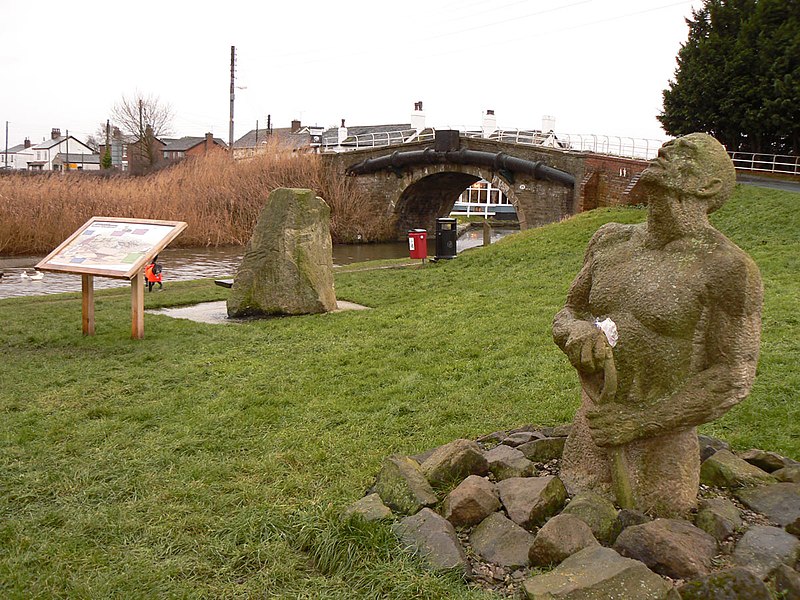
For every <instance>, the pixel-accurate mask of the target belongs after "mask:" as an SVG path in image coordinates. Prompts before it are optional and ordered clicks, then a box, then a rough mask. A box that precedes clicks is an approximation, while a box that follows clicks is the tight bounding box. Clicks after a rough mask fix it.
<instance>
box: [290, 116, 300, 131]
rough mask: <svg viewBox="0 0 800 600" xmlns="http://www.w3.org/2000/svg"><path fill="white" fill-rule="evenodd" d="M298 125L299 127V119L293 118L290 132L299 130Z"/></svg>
mask: <svg viewBox="0 0 800 600" xmlns="http://www.w3.org/2000/svg"><path fill="white" fill-rule="evenodd" d="M300 127H301V125H300V121H298V120H297V119H294V120H293V121H292V133H295V132H297V131H299V130H300Z"/></svg>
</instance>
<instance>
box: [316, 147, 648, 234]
mask: <svg viewBox="0 0 800 600" xmlns="http://www.w3.org/2000/svg"><path fill="white" fill-rule="evenodd" d="M460 143H461V148H467V149H470V150H480V151H485V152H504V153H506V154H508V155H511V156H516V157H518V158H522V159H526V160H531V161H541V162H542V163H544V164H545V165H547V166H549V167H553V168H556V169H560V170H562V171H566V172H567V173H571V174H572V175H573V176H574V177H575V187H574V189H573V188H570V187H568V186H565V185H563V184H560V183H553V182H550V181H545V180H536V179H533V178H532V177H530V176H527V175H522V174H518V173H517V174H514V175H513V176H512V177H510V178H509V177H508V174H503V173H498V172H495V171H494V170H493V169H492V168H490V167H478V166H473V165H452V164H425V165H413V166H409V167H406V168H403V169H401V170H397V171H392V170H382V171H378V172H375V173H369V174H365V175H358V176H354V180H355V181H354V184H355V187H356V189H357V191H360V192H362V193H363V194H364V196H365V197H366V198H367V201H368V202H371V203H373V204H374V209H375V211H374V212H375V214H378V215H381V216H382V218H385V219H386V220H387V230H390V231H393V232H394V234H393V235H392V236H391V237H394V238H396V239H405V238H406V236H407V231H408V230H409V229H413V228H416V227H422V228H425V229H427V230H428V231H434V229H435V224H436V219H437V218H438V217H443V216H447V215H448V214H449V213H450V211H451V210H452V208H453V204H454V203H455V202H456V200H457V199H458V196H459V195H460V194H461V192H462V191H463V190H464V189H466V188H467V187H468V186H470V185H471V184H473V183H475V182H476V181H478V180H479V179H485V180H487V181H490V182H492V184H493V185H495V186H496V187H498V188H500V189H502V190H503V192H505V193H506V195H507V196H508V198H509V200H510V201H511V203H512V204H513V205H514V207H515V208H516V210H517V216H518V218H519V221H520V226H521V227H522V228H523V229H527V228H529V227H538V226H540V225H545V224H547V223H552V222H554V221H558V220H560V219H563V218H565V217H568V216H570V215H573V214H575V213H578V212H581V211H583V210H590V209H592V208H598V207H603V206H617V205H623V204H635V203H636V202H635V201H634V200H633V198H634V196H633V194H632V191H633V188H634V186H635V184H636V181H638V175H639V174H640V173H641V172H642V170H644V168H645V166H646V165H647V163H646V162H645V161H640V160H634V159H626V158H616V157H611V156H601V155H595V154H588V153H584V152H565V151H562V150H555V149H551V148H543V147H537V146H523V145H519V144H509V143H503V142H496V141H493V140H486V139H481V138H465V137H462V138H460ZM432 146H433V142H425V143H412V144H403V145H398V146H385V147H381V148H372V149H368V150H357V151H354V152H346V153H340V154H323V155H321V157H322V159H323V161H325V162H326V163H327V164H328V165H329V166H330V167H331V168H333V169H335V170H336V171H338V172H341V173H344V172H345V171H346V169H347V167H349V166H352V165H355V164H357V163H359V162H361V161H363V160H365V159H367V158H377V157H379V156H386V155H389V154H392V153H393V152H405V151H410V150H421V149H424V148H427V147H432Z"/></svg>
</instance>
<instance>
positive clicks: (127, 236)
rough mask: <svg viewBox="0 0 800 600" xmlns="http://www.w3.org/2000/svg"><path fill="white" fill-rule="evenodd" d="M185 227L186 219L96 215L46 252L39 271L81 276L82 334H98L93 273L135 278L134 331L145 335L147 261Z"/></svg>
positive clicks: (132, 320)
mask: <svg viewBox="0 0 800 600" xmlns="http://www.w3.org/2000/svg"><path fill="white" fill-rule="evenodd" d="M184 229H186V223H184V222H183V221H159V220H153V219H126V218H119V217H92V218H91V219H89V220H88V221H87V222H86V223H84V224H83V226H81V228H80V229H78V230H77V231H76V232H75V233H73V234H72V235H71V236H69V237H68V238H67V239H66V240H64V241H63V242H62V243H61V244H60V245H59V246H58V248H56V249H55V250H53V251H52V252H51V253H50V254H48V255H47V256H46V257H44V258H43V259H42V260H41V261H39V264H37V265H36V268H37V269H38V270H40V271H56V272H61V273H75V274H78V275H80V276H81V293H82V302H81V304H82V319H81V322H82V328H83V335H94V277H95V276H100V277H111V278H114V279H127V280H129V281H130V282H131V337H132V338H134V339H137V340H138V339H142V338H143V337H144V271H143V269H144V267H145V265H147V264H148V263H149V262H150V261H152V260H153V258H155V256H156V255H157V254H158V253H159V252H161V251H162V250H163V249H164V248H166V247H167V245H168V244H169V243H170V242H171V241H172V240H174V239H175V238H176V237H177V236H178V235H179V234H180V233H181V232H182V231H183V230H184Z"/></svg>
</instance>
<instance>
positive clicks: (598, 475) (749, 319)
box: [553, 133, 763, 517]
mask: <svg viewBox="0 0 800 600" xmlns="http://www.w3.org/2000/svg"><path fill="white" fill-rule="evenodd" d="M735 175H736V174H735V171H734V168H733V164H732V163H731V160H730V158H728V155H727V153H726V151H725V149H724V148H723V147H722V145H721V144H720V143H719V142H717V141H716V140H715V139H714V138H712V137H711V136H709V135H706V134H700V133H694V134H691V135H687V136H684V137H680V138H677V139H675V140H672V141H670V142H667V143H666V144H664V145H663V146H662V148H661V149H660V150H659V152H658V157H657V158H655V159H654V160H653V161H651V163H650V166H649V167H648V168H647V169H646V170H645V171H644V172H643V173H642V176H641V179H640V185H641V186H642V187H643V191H644V194H645V198H644V199H645V200H646V202H647V205H648V213H647V222H646V223H644V224H641V225H622V224H619V223H609V224H607V225H604V226H603V227H601V228H600V229H599V230H598V231H597V233H595V235H594V237H593V238H592V240H591V241H590V242H589V246H588V248H587V250H586V253H585V256H584V264H583V268H582V269H581V271H580V272H579V273H578V275H577V277H576V278H575V280H574V281H573V283H572V286H571V287H570V290H569V292H568V296H567V302H566V305H565V306H564V308H563V309H562V310H561V311H560V312H559V313H558V314H557V315H556V316H555V319H554V321H553V338H554V340H555V342H556V344H558V346H559V347H560V348H561V349H562V350H563V351H564V353H565V354H566V355H567V356H568V357H569V360H570V362H571V363H572V365H573V366H574V367H575V368H576V369H577V371H578V374H579V376H580V380H581V386H582V389H583V392H582V400H581V406H580V408H579V410H578V413H577V415H576V416H575V421H574V423H573V427H572V430H571V433H570V435H569V437H568V439H567V442H566V445H565V448H564V455H563V461H562V465H561V475H560V476H561V478H562V480H563V481H564V484H565V485H566V487H567V489H568V491H569V492H570V493H571V494H575V493H577V492H579V491H582V490H591V491H602V492H604V493H605V494H606V495H608V496H610V497H613V498H615V499H616V500H617V503H618V504H619V505H620V507H621V508H636V509H639V510H642V511H644V512H647V513H650V514H652V515H655V516H663V517H667V516H673V515H674V516H677V515H680V514H682V513H685V512H686V511H688V510H690V509H691V508H693V507H694V505H695V503H696V500H697V491H698V484H699V475H700V460H699V447H698V440H697V432H696V427H697V426H698V425H700V424H701V423H706V422H708V421H711V420H713V419H716V418H718V417H720V416H722V415H723V414H724V413H725V412H727V411H728V410H729V409H730V408H731V407H732V406H734V405H735V404H737V403H738V402H740V401H741V400H742V399H744V398H745V397H746V396H747V394H748V393H749V391H750V387H751V386H752V383H753V378H754V376H755V371H756V362H757V360H758V350H759V341H760V335H761V304H762V296H763V292H762V286H761V276H760V274H759V271H758V267H756V265H755V263H754V262H753V261H752V259H750V257H749V256H747V254H745V253H744V252H743V251H742V250H741V249H739V248H738V247H737V246H736V245H735V244H733V242H731V241H730V240H729V239H728V238H726V237H725V236H724V235H723V234H722V233H720V232H719V231H717V230H716V229H714V227H712V226H711V224H710V223H709V220H708V213H710V212H712V211H714V210H716V209H717V208H719V207H720V206H722V204H723V203H724V202H725V201H726V200H727V198H728V197H729V196H730V194H731V192H732V190H733V188H734V185H735V182H736V177H735ZM601 326H602V327H603V328H604V329H605V330H604V329H603V328H601ZM615 329H616V331H614V330H615Z"/></svg>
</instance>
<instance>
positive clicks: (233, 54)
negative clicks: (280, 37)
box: [228, 46, 236, 157]
mask: <svg viewBox="0 0 800 600" xmlns="http://www.w3.org/2000/svg"><path fill="white" fill-rule="evenodd" d="M235 80H236V46H231V122H230V126H229V128H228V148H229V149H230V151H231V157H233V99H234V82H235Z"/></svg>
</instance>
